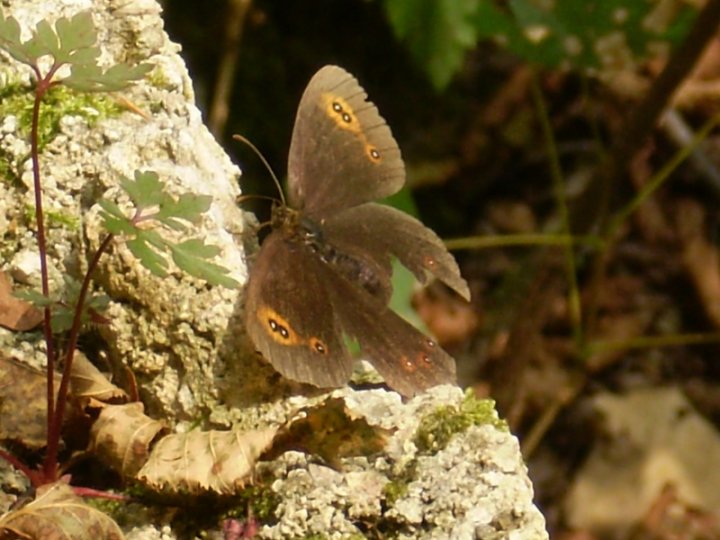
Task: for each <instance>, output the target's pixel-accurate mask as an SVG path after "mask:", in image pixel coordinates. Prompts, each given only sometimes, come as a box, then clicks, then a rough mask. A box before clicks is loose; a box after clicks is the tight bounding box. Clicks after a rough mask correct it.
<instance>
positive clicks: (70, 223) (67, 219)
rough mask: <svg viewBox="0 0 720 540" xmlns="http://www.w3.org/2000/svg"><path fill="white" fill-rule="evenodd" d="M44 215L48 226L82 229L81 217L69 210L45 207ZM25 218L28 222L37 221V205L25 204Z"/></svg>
mask: <svg viewBox="0 0 720 540" xmlns="http://www.w3.org/2000/svg"><path fill="white" fill-rule="evenodd" d="M44 215H45V224H46V226H47V227H50V228H52V227H55V228H67V229H70V230H73V231H77V230H79V229H80V219H79V218H78V217H77V216H74V215H72V214H68V213H67V212H60V211H57V210H47V209H45V211H44ZM25 219H26V220H27V222H28V223H35V207H34V206H33V205H31V204H26V205H25Z"/></svg>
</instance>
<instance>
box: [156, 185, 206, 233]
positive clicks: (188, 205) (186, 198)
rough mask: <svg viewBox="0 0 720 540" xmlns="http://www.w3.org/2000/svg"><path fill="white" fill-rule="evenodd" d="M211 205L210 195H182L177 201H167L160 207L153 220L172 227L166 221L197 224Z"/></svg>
mask: <svg viewBox="0 0 720 540" xmlns="http://www.w3.org/2000/svg"><path fill="white" fill-rule="evenodd" d="M211 204H212V197H211V196H210V195H197V194H194V193H183V194H182V195H180V196H179V197H178V198H177V200H175V199H168V200H165V201H163V203H162V204H161V205H160V211H159V212H158V213H157V214H156V215H155V219H157V220H158V221H161V222H163V223H165V224H166V225H168V226H169V227H172V228H175V227H173V225H170V224H169V223H166V220H167V219H168V218H171V217H175V218H180V219H184V220H185V221H189V222H190V223H197V222H198V221H200V219H201V218H202V214H203V213H205V212H207V211H208V209H209V208H210V205H211Z"/></svg>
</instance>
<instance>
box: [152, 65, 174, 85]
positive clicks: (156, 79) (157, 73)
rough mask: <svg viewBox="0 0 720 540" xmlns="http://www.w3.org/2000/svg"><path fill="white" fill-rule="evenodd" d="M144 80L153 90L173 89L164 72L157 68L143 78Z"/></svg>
mask: <svg viewBox="0 0 720 540" xmlns="http://www.w3.org/2000/svg"><path fill="white" fill-rule="evenodd" d="M145 80H146V81H147V83H148V84H150V85H152V86H154V87H155V88H159V89H160V90H172V88H173V87H172V85H171V84H170V79H168V77H167V75H166V74H165V72H164V71H163V70H162V69H160V68H159V67H156V68H155V69H153V70H152V71H151V72H150V73H148V74H147V75H146V76H145Z"/></svg>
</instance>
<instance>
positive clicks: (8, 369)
mask: <svg viewBox="0 0 720 540" xmlns="http://www.w3.org/2000/svg"><path fill="white" fill-rule="evenodd" d="M59 383H60V378H59V377H56V378H55V392H56V393H57V388H58V385H59ZM46 385H47V377H46V374H45V373H44V372H42V371H39V370H37V369H33V368H31V367H30V366H27V365H25V364H21V363H20V362H18V361H16V360H13V359H10V358H0V440H3V441H7V440H13V441H17V442H19V443H21V444H22V445H24V446H26V447H28V448H42V447H43V446H45V439H46V434H47V431H46V429H47V419H46V418H47V386H46Z"/></svg>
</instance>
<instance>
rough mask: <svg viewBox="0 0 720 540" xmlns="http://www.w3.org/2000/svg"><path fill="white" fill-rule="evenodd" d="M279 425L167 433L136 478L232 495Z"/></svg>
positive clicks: (154, 485)
mask: <svg viewBox="0 0 720 540" xmlns="http://www.w3.org/2000/svg"><path fill="white" fill-rule="evenodd" d="M276 431H277V430H276V429H264V430H255V431H245V432H243V431H237V430H234V431H191V432H189V433H180V434H175V435H168V436H167V437H165V438H163V439H161V440H160V441H159V442H158V443H157V444H156V445H155V447H154V448H153V450H152V453H151V454H150V459H148V461H147V463H146V464H145V466H144V467H143V468H142V469H141V470H140V472H139V473H138V474H137V478H138V479H139V480H140V481H141V482H144V483H145V484H147V485H148V486H150V487H151V488H154V489H159V490H160V489H165V488H168V489H170V490H172V491H180V490H182V491H185V492H190V493H191V494H195V493H200V492H207V491H211V492H214V493H218V494H223V495H231V494H234V493H236V492H237V490H238V489H240V488H242V487H243V486H244V485H245V482H246V480H247V479H248V478H249V477H250V475H251V474H252V471H253V468H254V466H255V462H256V461H257V458H258V457H259V456H260V454H262V453H263V451H264V450H265V449H267V448H268V447H269V446H270V444H271V443H272V440H273V438H274V436H275V433H276Z"/></svg>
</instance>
